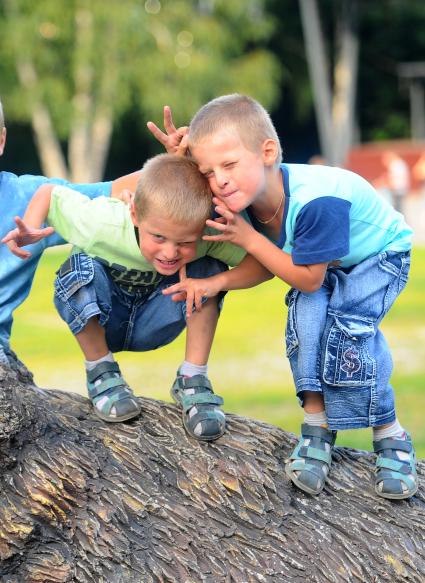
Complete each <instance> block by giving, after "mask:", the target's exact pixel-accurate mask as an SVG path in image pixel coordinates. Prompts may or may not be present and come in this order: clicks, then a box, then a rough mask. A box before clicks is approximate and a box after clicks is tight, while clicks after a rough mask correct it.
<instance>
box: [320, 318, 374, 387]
mask: <svg viewBox="0 0 425 583" xmlns="http://www.w3.org/2000/svg"><path fill="white" fill-rule="evenodd" d="M374 334H375V328H374V325H373V323H372V322H368V321H365V320H360V319H358V318H355V317H353V316H349V315H344V316H340V315H334V323H333V325H332V327H331V329H330V331H329V335H328V338H327V340H326V350H325V359H324V368H323V380H324V382H325V383H327V384H328V385H332V386H336V387H350V386H353V387H360V386H361V387H366V386H371V385H373V384H374V383H375V380H376V361H375V359H374V358H372V357H371V356H370V354H369V351H368V347H367V343H368V340H369V338H371V337H372V336H374Z"/></svg>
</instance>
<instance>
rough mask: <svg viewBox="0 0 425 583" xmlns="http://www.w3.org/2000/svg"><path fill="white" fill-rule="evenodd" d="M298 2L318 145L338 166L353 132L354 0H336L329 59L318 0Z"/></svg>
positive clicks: (341, 162) (328, 158)
mask: <svg viewBox="0 0 425 583" xmlns="http://www.w3.org/2000/svg"><path fill="white" fill-rule="evenodd" d="M299 3H300V9H301V20H302V26H303V31H304V43H305V47H306V56H307V62H308V68H309V72H310V78H311V84H312V89H313V97H314V109H315V112H316V121H317V127H318V133H319V142H320V148H321V151H322V154H323V156H324V157H325V158H326V160H327V161H328V163H329V164H331V165H335V166H341V165H343V164H344V163H345V160H346V157H347V154H348V151H349V149H350V147H351V146H352V144H353V141H354V134H355V99H356V89H357V67H358V37H357V12H358V4H357V0H342V1H339V2H338V3H337V4H338V6H337V8H338V10H337V14H338V17H337V23H336V35H335V36H336V43H335V44H336V51H335V56H334V59H329V55H328V51H327V49H326V46H325V40H324V35H323V31H322V27H321V23H320V13H319V9H318V6H317V0H299ZM332 62H333V63H334V66H333V68H332V66H331V64H330V63H332ZM331 70H332V73H333V74H332V75H331Z"/></svg>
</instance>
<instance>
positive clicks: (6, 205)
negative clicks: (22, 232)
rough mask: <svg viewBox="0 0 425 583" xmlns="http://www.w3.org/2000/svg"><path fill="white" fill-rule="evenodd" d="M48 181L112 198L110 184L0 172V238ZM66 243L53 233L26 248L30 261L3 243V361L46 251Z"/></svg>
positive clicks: (0, 356)
mask: <svg viewBox="0 0 425 583" xmlns="http://www.w3.org/2000/svg"><path fill="white" fill-rule="evenodd" d="M46 182H49V183H55V184H62V185H64V186H69V187H71V188H75V189H77V190H78V191H79V192H81V193H82V194H85V195H87V196H89V197H90V198H95V197H97V196H100V195H106V196H109V194H110V192H111V184H112V183H111V182H98V183H96V184H76V185H73V184H70V183H69V182H66V181H65V180H61V179H52V180H50V179H47V178H46V177H44V176H32V175H29V174H26V175H24V176H16V175H15V174H12V173H11V172H0V239H2V238H3V237H4V235H6V233H8V232H9V231H10V230H11V229H14V228H15V226H16V225H15V222H14V217H15V216H16V215H18V216H19V217H22V216H23V215H24V213H25V210H26V208H27V205H28V203H29V201H30V200H31V198H32V197H33V195H34V193H35V191H36V190H37V188H39V186H41V185H42V184H45V183H46ZM63 243H65V241H64V240H63V239H62V238H61V237H59V235H57V234H53V235H51V236H50V237H48V238H47V239H44V240H43V241H39V242H38V243H36V244H34V245H29V246H28V247H26V249H28V251H30V252H31V254H32V256H31V258H30V259H26V260H25V261H22V259H19V258H18V257H15V255H12V253H11V252H10V251H9V249H8V248H7V246H6V245H2V244H0V362H4V363H6V362H7V355H8V353H9V341H10V333H11V328H12V321H13V312H14V310H15V309H16V308H17V307H18V306H19V305H20V304H22V302H23V301H24V300H25V299H26V297H27V296H28V294H29V292H30V289H31V285H32V280H33V278H34V274H35V270H36V268H37V265H38V262H39V260H40V257H41V255H42V253H43V251H44V250H45V249H46V248H47V247H53V246H55V245H60V244H63Z"/></svg>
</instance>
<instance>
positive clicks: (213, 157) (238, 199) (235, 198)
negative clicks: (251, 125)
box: [191, 128, 276, 212]
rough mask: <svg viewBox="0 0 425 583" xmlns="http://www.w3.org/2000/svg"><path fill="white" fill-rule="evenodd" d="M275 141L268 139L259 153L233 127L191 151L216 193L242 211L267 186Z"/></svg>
mask: <svg viewBox="0 0 425 583" xmlns="http://www.w3.org/2000/svg"><path fill="white" fill-rule="evenodd" d="M271 143H273V144H274V141H273V140H265V142H264V143H263V145H262V147H261V149H260V151H259V152H258V153H257V152H252V151H251V150H248V149H247V148H246V146H245V145H244V144H243V142H242V140H241V138H240V137H239V135H238V133H237V132H236V131H235V130H234V129H233V128H229V129H221V130H218V131H217V132H215V133H214V134H211V135H209V136H207V137H205V138H204V139H203V140H201V141H200V142H199V143H198V144H196V145H195V146H193V147H191V153H192V156H193V157H194V159H195V160H196V162H197V164H198V166H199V170H200V171H201V173H202V174H204V176H206V177H207V178H208V182H209V184H210V188H211V190H212V191H213V193H214V194H215V196H217V197H218V198H220V199H222V200H223V201H224V202H225V204H226V206H227V207H228V208H229V209H230V210H231V211H233V212H240V211H241V210H243V209H245V208H246V207H248V206H250V205H251V204H252V203H253V202H255V200H256V199H257V197H258V196H261V195H262V194H263V193H264V192H265V190H266V187H267V184H266V170H267V168H268V167H273V165H274V163H275V161H276V156H274V157H273V156H270V151H269V149H268V147H269V146H270V144H271Z"/></svg>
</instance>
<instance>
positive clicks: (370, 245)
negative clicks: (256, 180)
mask: <svg viewBox="0 0 425 583" xmlns="http://www.w3.org/2000/svg"><path fill="white" fill-rule="evenodd" d="M281 170H282V177H283V182H284V188H285V194H286V199H285V208H284V217H283V221H282V230H281V234H280V238H279V241H278V246H279V247H280V248H281V249H283V251H285V252H287V253H290V254H291V255H292V259H293V261H294V263H295V264H297V265H309V264H314V263H325V262H329V263H330V262H332V261H340V262H341V263H340V266H341V267H351V266H353V265H357V264H358V263H360V262H362V261H364V260H365V259H368V258H369V257H372V256H373V255H377V254H378V253H381V252H382V251H390V250H391V251H408V250H409V249H410V248H411V246H412V234H413V233H412V229H411V228H410V227H409V226H408V225H407V224H406V222H405V220H404V217H403V215H402V214H400V213H399V212H397V211H395V210H394V209H393V207H392V206H391V205H390V204H389V203H388V202H386V201H385V200H383V199H382V198H381V197H380V196H379V195H378V194H377V192H376V190H375V189H374V188H373V187H372V185H371V184H369V183H368V182H367V181H366V180H365V179H364V178H362V177H361V176H359V175H358V174H354V173H353V172H350V171H348V170H343V169H341V168H333V167H328V166H319V165H307V164H282V165H281Z"/></svg>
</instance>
